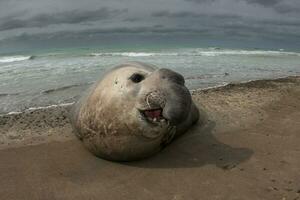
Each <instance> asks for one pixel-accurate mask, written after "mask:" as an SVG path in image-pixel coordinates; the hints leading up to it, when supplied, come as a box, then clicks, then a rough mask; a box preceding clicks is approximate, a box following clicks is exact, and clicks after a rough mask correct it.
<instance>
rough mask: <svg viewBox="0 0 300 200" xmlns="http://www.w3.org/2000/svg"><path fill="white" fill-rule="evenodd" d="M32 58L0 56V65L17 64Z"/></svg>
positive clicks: (32, 57)
mask: <svg viewBox="0 0 300 200" xmlns="http://www.w3.org/2000/svg"><path fill="white" fill-rule="evenodd" d="M32 59H34V56H18V55H16V56H1V57H0V63H10V62H19V61H24V60H32Z"/></svg>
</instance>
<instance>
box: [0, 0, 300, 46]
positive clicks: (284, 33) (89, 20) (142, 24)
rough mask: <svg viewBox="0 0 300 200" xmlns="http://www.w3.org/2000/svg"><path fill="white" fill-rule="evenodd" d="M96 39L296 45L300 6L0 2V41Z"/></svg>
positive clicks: (217, 0) (169, 0) (212, 1)
mask: <svg viewBox="0 0 300 200" xmlns="http://www.w3.org/2000/svg"><path fill="white" fill-rule="evenodd" d="M99 34H100V35H101V34H103V35H105V34H106V35H107V34H110V35H111V34H120V35H122V34H133V35H134V34H137V35H138V34H150V35H151V34H156V35H166V34H195V35H198V36H201V37H207V36H215V37H220V38H221V37H233V38H234V37H237V38H270V39H274V40H280V39H287V38H292V39H291V40H298V41H299V40H300V39H299V38H300V1H299V0H151V1H149V0H148V1H146V0H0V40H2V41H7V40H14V38H18V37H19V38H20V37H23V38H28V37H44V38H48V39H49V38H53V37H58V36H59V37H65V38H68V37H74V36H78V35H80V36H81V37H82V36H83V37H93V36H94V35H98V36H99ZM24 36H26V37H24Z"/></svg>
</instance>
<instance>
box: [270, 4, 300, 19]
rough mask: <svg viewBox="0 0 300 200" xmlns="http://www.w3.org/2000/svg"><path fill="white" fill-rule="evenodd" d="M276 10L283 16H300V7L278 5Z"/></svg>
mask: <svg viewBox="0 0 300 200" xmlns="http://www.w3.org/2000/svg"><path fill="white" fill-rule="evenodd" d="M274 9H275V10H276V11H277V12H278V13H282V14H288V13H293V14H298V15H299V16H300V5H299V6H295V5H294V6H293V5H284V4H283V5H276V6H275V7H274Z"/></svg>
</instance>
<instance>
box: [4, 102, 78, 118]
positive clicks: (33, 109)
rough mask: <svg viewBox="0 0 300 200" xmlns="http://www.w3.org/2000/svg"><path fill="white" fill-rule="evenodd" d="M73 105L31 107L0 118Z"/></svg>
mask: <svg viewBox="0 0 300 200" xmlns="http://www.w3.org/2000/svg"><path fill="white" fill-rule="evenodd" d="M74 103H75V102H69V103H61V104H53V105H48V106H38V107H31V108H27V109H25V110H23V111H11V112H9V113H6V114H1V115H0V117H1V116H5V115H18V114H21V113H25V112H30V111H35V110H46V109H50V108H57V107H68V106H71V105H73V104H74Z"/></svg>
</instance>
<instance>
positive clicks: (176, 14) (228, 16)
mask: <svg viewBox="0 0 300 200" xmlns="http://www.w3.org/2000/svg"><path fill="white" fill-rule="evenodd" d="M151 16H152V17H167V18H180V19H184V18H200V17H206V18H219V19H238V18H241V16H238V15H234V14H207V13H205V14H204V13H195V12H188V11H182V12H171V11H168V10H161V11H156V12H153V13H151Z"/></svg>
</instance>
